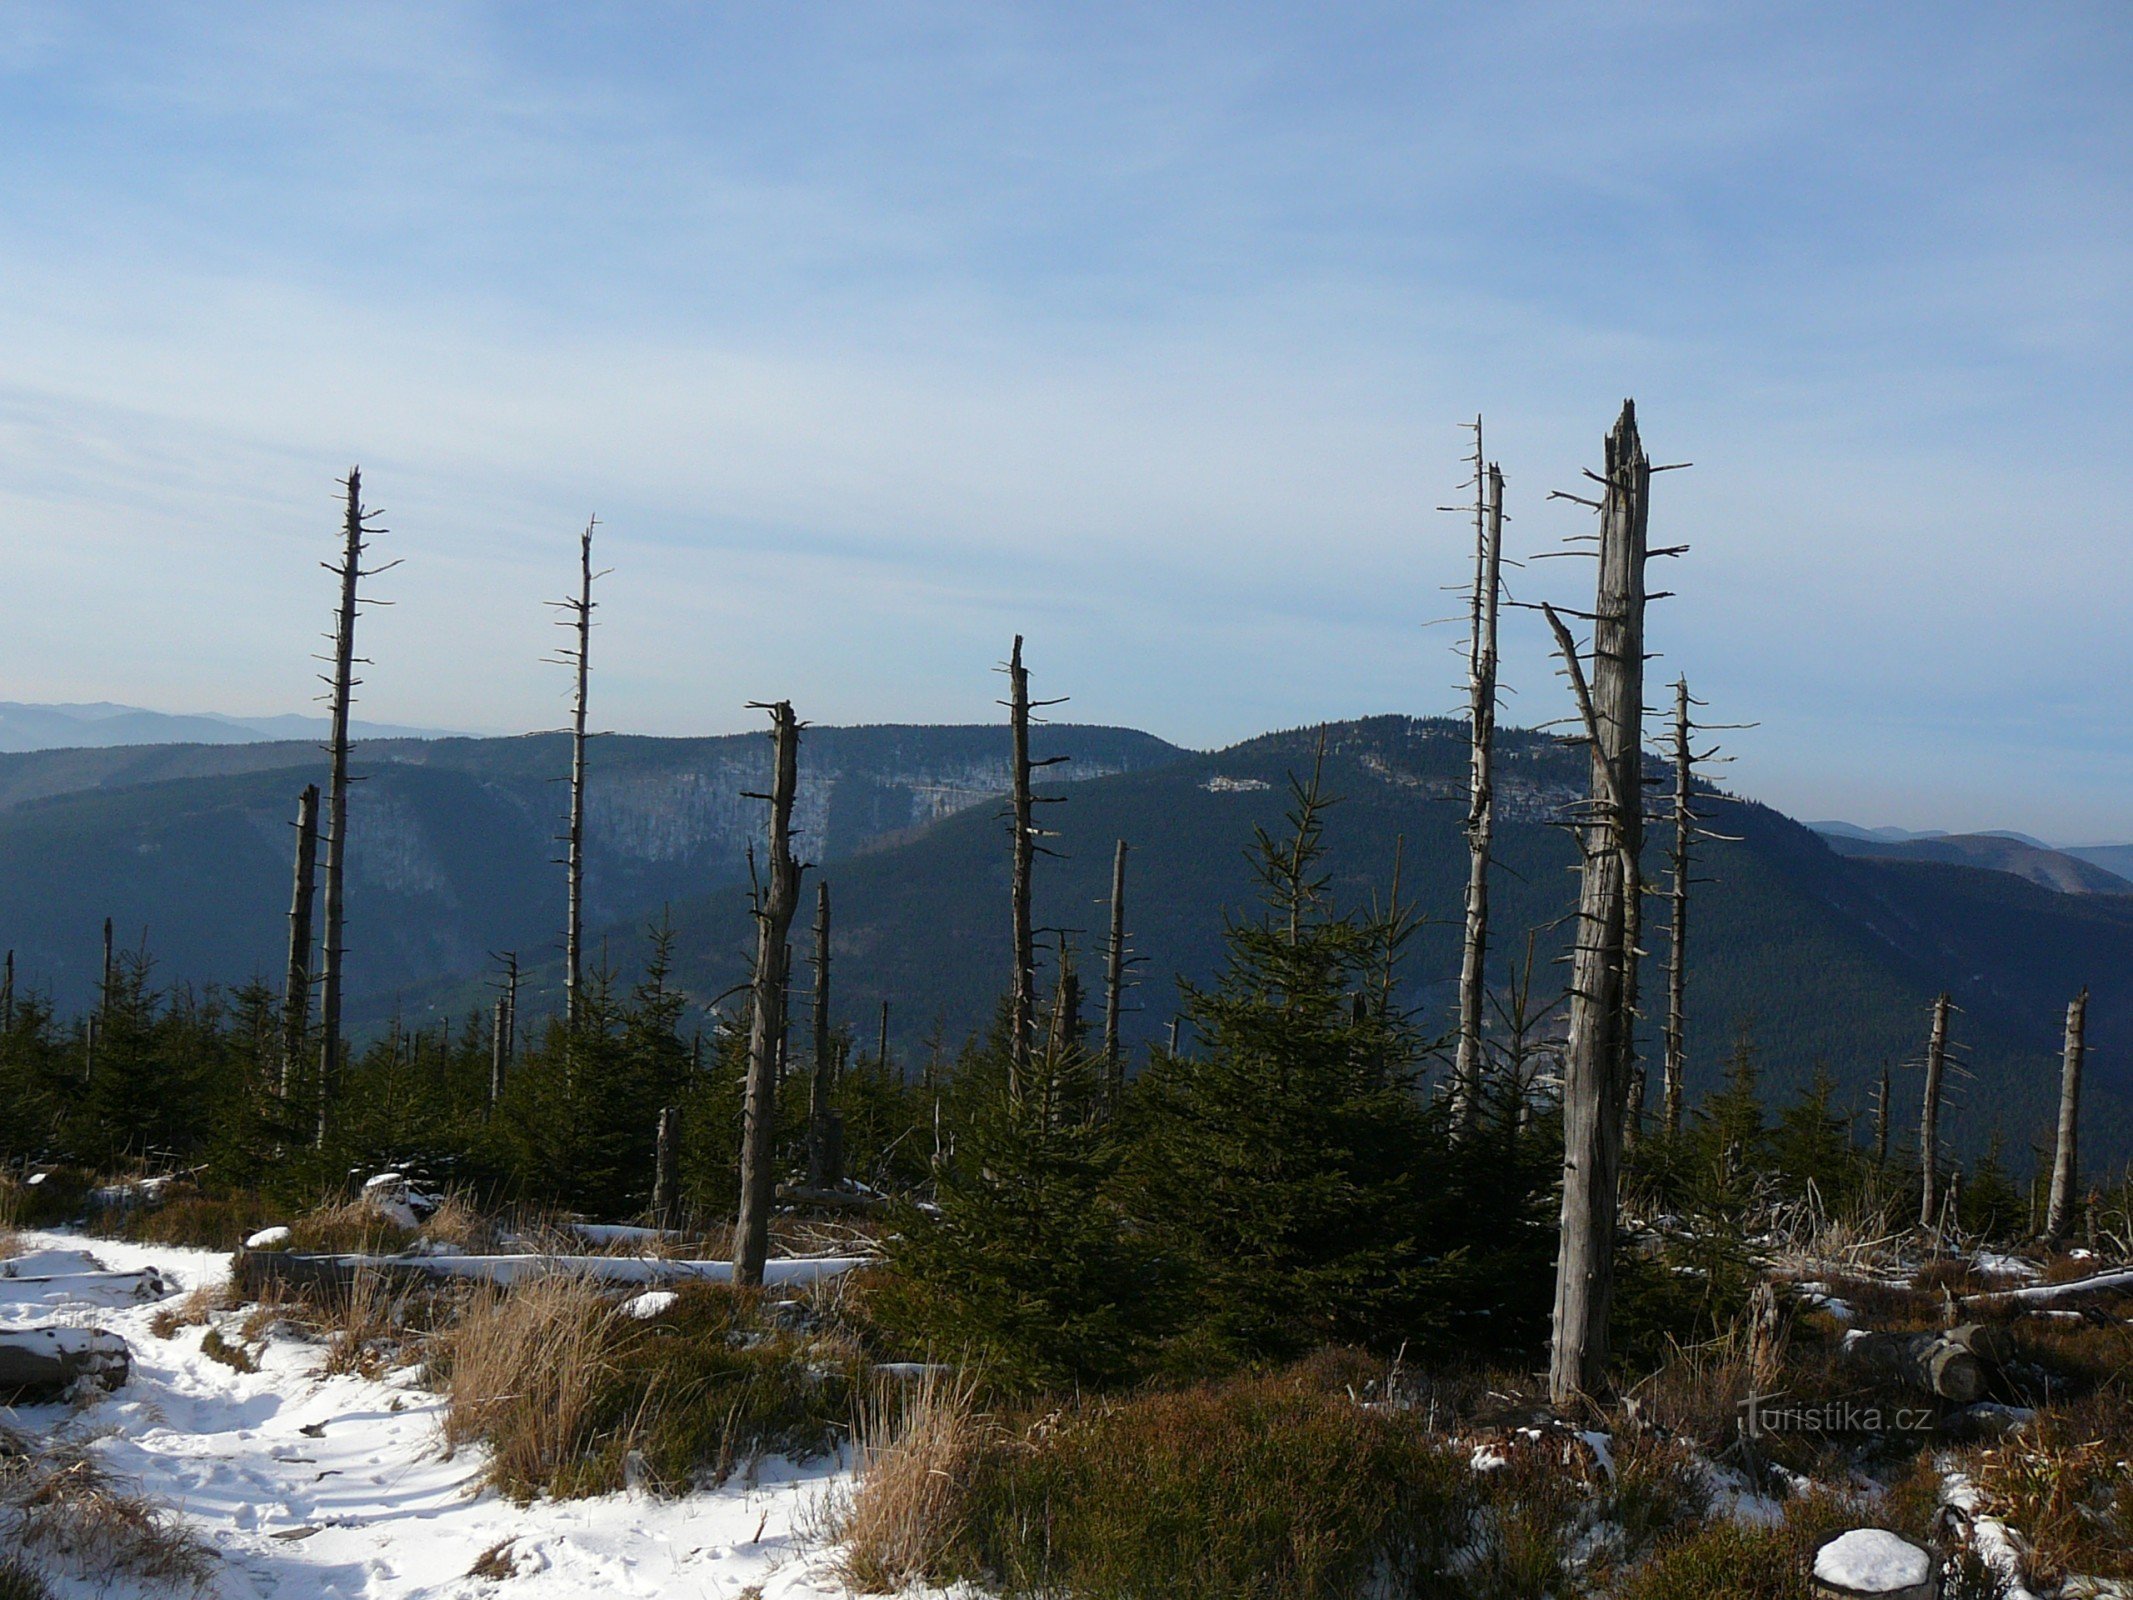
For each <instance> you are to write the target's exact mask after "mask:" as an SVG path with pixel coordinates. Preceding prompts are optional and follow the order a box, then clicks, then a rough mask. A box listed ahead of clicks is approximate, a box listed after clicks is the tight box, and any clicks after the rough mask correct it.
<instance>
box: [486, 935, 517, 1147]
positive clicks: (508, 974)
mask: <svg viewBox="0 0 2133 1600" xmlns="http://www.w3.org/2000/svg"><path fill="white" fill-rule="evenodd" d="M501 960H502V961H503V964H504V976H503V981H502V982H501V983H499V984H498V985H497V989H496V1017H495V1021H494V1026H493V1029H492V1031H491V1033H490V1036H489V1109H490V1110H491V1111H494V1110H495V1109H496V1102H497V1101H498V1100H500V1099H502V1098H503V1093H504V1078H505V1076H506V1075H507V1074H508V1073H509V1072H510V1070H511V1057H512V1055H513V1054H514V1053H515V1052H516V1050H517V1047H518V952H517V951H516V950H506V951H505V952H504V953H503V956H502V957H501Z"/></svg>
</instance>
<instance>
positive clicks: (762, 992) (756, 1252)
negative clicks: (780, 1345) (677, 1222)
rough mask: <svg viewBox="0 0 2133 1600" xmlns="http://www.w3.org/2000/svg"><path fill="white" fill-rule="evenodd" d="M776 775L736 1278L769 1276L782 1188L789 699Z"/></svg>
mask: <svg viewBox="0 0 2133 1600" xmlns="http://www.w3.org/2000/svg"><path fill="white" fill-rule="evenodd" d="M768 709H769V711H770V739H771V752H772V755H771V780H770V793H769V795H768V796H767V798H768V800H769V802H770V819H769V851H770V854H769V861H768V864H767V870H768V878H767V881H766V882H765V883H764V885H763V893H762V901H761V904H760V905H759V906H758V907H757V910H756V947H755V981H754V984H753V995H752V1000H753V1006H752V1014H751V1016H750V1018H749V1028H748V1084H747V1090H746V1093H745V1095H744V1097H743V1102H742V1109H741V1205H740V1216H739V1218H738V1220H737V1222H736V1224H735V1228H734V1262H733V1267H734V1279H735V1281H736V1282H738V1283H742V1284H760V1283H761V1282H762V1281H763V1263H764V1261H765V1260H766V1259H768V1257H769V1254H770V1209H771V1205H772V1202H773V1200H774V1198H775V1193H776V1174H775V1173H774V1172H773V1171H772V1165H771V1163H772V1159H773V1152H772V1149H771V1133H772V1128H773V1125H774V1124H775V1122H776V1120H777V1066H778V1054H779V1046H780V1044H781V1042H782V1040H783V1037H784V1032H785V1014H786V999H787V995H786V991H787V988H788V986H789V985H788V983H787V979H788V977H789V976H790V972H791V965H790V963H791V947H790V945H789V944H788V943H787V937H786V936H787V933H788V931H789V930H790V929H791V927H792V919H793V912H794V911H795V910H796V909H797V907H798V904H799V898H800V873H801V867H800V864H799V862H797V861H796V860H794V859H793V853H792V804H793V795H794V792H795V791H796V789H797V788H798V786H799V760H800V724H799V722H798V720H797V719H796V718H795V717H794V716H793V712H792V704H791V702H790V701H785V700H780V701H778V702H776V703H775V704H774V705H772V706H770V707H769V708H768Z"/></svg>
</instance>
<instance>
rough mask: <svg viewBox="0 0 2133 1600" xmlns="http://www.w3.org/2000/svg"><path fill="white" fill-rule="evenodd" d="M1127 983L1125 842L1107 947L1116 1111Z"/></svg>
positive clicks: (1109, 1051)
mask: <svg viewBox="0 0 2133 1600" xmlns="http://www.w3.org/2000/svg"><path fill="white" fill-rule="evenodd" d="M1125 984H1126V841H1125V840H1123V839H1121V840H1119V841H1118V848H1117V849H1116V850H1115V851H1114V852H1113V853H1112V856H1111V936H1110V939H1109V941H1108V942H1107V943H1106V944H1105V946H1104V1108H1105V1110H1107V1111H1114V1112H1115V1111H1116V1110H1117V1109H1118V1106H1119V1102H1120V1101H1121V1100H1122V1099H1124V1098H1125V1093H1126V1058H1125V1056H1124V1055H1123V1054H1122V1053H1121V1052H1120V1050H1119V1045H1118V1017H1119V1005H1120V1003H1121V1001H1122V999H1123V993H1122V991H1123V990H1124V988H1125Z"/></svg>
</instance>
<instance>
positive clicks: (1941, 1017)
mask: <svg viewBox="0 0 2133 1600" xmlns="http://www.w3.org/2000/svg"><path fill="white" fill-rule="evenodd" d="M1952 1007H1953V1002H1952V1001H1951V1000H1950V999H1949V997H1948V996H1947V995H1940V996H1938V997H1936V998H1935V1000H1934V1001H1933V1031H1932V1032H1931V1033H1930V1034H1929V1035H1928V1036H1927V1039H1926V1095H1925V1106H1924V1109H1923V1110H1922V1111H1921V1112H1920V1113H1919V1119H1918V1181H1919V1202H1918V1225H1919V1226H1920V1227H1921V1228H1926V1229H1931V1230H1936V1231H1937V1230H1938V1229H1939V1227H1940V1210H1941V1188H1940V1090H1941V1075H1942V1073H1943V1071H1944V1070H1945V1069H1946V1067H1947V1063H1948V1013H1949V1011H1950V1010H1951V1009H1952Z"/></svg>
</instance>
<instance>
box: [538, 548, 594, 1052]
mask: <svg viewBox="0 0 2133 1600" xmlns="http://www.w3.org/2000/svg"><path fill="white" fill-rule="evenodd" d="M599 525H600V519H599V518H598V517H594V518H592V519H591V520H589V521H588V522H587V523H586V524H585V531H584V532H583V533H582V534H580V535H579V536H578V592H577V594H576V595H575V596H574V597H573V598H571V599H568V600H551V601H549V602H548V603H549V604H550V605H551V606H554V607H555V608H556V609H557V610H558V611H561V612H562V613H563V615H562V616H561V617H559V618H557V619H556V620H557V625H558V626H559V627H564V628H568V629H570V630H571V632H572V633H573V634H574V635H575V636H576V637H575V639H574V640H573V642H572V643H570V644H568V645H565V646H564V647H563V649H562V650H561V651H560V652H558V654H557V656H556V658H555V659H556V660H557V661H558V662H559V663H560V664H562V665H564V666H568V667H570V668H571V669H572V670H573V671H574V672H575V673H576V676H577V683H576V687H575V689H574V691H573V693H572V695H571V701H570V831H569V832H568V833H566V834H565V835H564V836H563V840H564V856H563V867H564V872H565V874H566V875H567V879H568V888H569V905H568V907H567V909H566V911H565V914H564V922H563V1021H564V1023H565V1024H566V1025H569V1026H575V1025H576V1024H577V1021H578V1009H579V1001H580V997H581V995H582V993H583V990H584V983H585V949H584V939H585V703H586V691H587V690H588V689H589V688H590V687H591V677H592V614H593V597H592V594H593V579H594V578H596V577H604V576H605V574H604V573H596V572H594V571H593V560H592V551H593V529H595V528H597V527H598V526H599Z"/></svg>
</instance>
